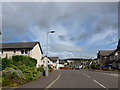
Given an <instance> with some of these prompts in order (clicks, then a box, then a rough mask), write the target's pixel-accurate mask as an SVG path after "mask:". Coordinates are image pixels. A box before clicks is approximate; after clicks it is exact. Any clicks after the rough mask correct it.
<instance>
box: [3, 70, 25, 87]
mask: <svg viewBox="0 0 120 90" xmlns="http://www.w3.org/2000/svg"><path fill="white" fill-rule="evenodd" d="M2 74H3V77H2V86H10V87H13V86H16V85H18V84H22V83H23V82H24V81H25V77H24V75H23V73H22V71H20V70H14V69H13V68H6V69H5V70H3V71H2Z"/></svg>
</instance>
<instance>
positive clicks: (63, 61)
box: [59, 60, 67, 64]
mask: <svg viewBox="0 0 120 90" xmlns="http://www.w3.org/2000/svg"><path fill="white" fill-rule="evenodd" d="M64 63H67V61H66V60H60V61H59V64H64Z"/></svg>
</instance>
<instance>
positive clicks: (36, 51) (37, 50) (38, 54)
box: [30, 44, 42, 67]
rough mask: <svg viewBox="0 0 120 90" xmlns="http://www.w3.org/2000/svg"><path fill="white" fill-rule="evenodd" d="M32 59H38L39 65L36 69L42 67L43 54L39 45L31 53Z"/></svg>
mask: <svg viewBox="0 0 120 90" xmlns="http://www.w3.org/2000/svg"><path fill="white" fill-rule="evenodd" d="M30 57H32V58H35V59H37V65H36V67H39V65H42V60H41V59H42V52H41V50H40V47H39V44H37V45H36V46H35V47H34V48H33V49H32V50H31V51H30Z"/></svg>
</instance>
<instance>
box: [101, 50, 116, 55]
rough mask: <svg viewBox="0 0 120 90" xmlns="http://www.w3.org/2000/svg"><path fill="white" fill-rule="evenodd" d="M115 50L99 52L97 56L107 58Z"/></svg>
mask: <svg viewBox="0 0 120 90" xmlns="http://www.w3.org/2000/svg"><path fill="white" fill-rule="evenodd" d="M114 51H115V50H100V51H99V54H100V55H101V56H109V55H110V54H112V53H113V52H114Z"/></svg>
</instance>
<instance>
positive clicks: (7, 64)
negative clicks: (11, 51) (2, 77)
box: [2, 58, 13, 70]
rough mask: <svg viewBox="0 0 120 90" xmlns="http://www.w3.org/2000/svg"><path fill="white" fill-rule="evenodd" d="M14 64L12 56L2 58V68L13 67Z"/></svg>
mask: <svg viewBox="0 0 120 90" xmlns="http://www.w3.org/2000/svg"><path fill="white" fill-rule="evenodd" d="M12 64H13V60H12V59H11V58H10V59H8V58H2V70H4V69H5V68H6V67H11V65H12Z"/></svg>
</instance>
